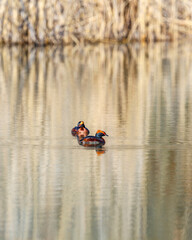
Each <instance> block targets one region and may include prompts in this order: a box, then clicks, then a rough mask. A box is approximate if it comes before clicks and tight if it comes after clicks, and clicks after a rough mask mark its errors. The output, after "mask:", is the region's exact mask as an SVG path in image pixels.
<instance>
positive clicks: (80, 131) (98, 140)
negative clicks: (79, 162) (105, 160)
mask: <svg viewBox="0 0 192 240" xmlns="http://www.w3.org/2000/svg"><path fill="white" fill-rule="evenodd" d="M71 134H72V135H73V136H77V139H78V143H79V144H80V145H83V146H84V147H98V146H103V145H104V144H105V140H104V139H103V138H102V137H103V136H108V135H107V134H106V133H105V132H104V131H101V130H98V131H97V132H96V134H95V136H88V134H89V130H88V129H87V128H86V127H85V124H84V122H83V121H80V122H78V124H77V126H76V127H74V128H73V129H72V130H71Z"/></svg>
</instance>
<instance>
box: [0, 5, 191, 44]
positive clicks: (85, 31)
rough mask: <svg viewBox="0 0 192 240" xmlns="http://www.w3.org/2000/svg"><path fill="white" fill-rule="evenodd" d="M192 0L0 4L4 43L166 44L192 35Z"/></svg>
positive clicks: (0, 28)
mask: <svg viewBox="0 0 192 240" xmlns="http://www.w3.org/2000/svg"><path fill="white" fill-rule="evenodd" d="M191 9H192V1H191V0H168V1H167V0H95V1H91V0H80V1H76V0H36V1H29V0H14V1H11V0H1V1H0V42H1V43H20V44H23V43H35V44H38V45H39V44H40V45H44V44H60V43H64V44H68V43H80V42H92V43H95V42H105V41H107V42H108V41H110V42H112V41H118V42H129V41H132V40H136V41H147V42H148V41H162V40H173V39H179V38H183V37H186V36H187V37H189V36H191V33H192V13H191Z"/></svg>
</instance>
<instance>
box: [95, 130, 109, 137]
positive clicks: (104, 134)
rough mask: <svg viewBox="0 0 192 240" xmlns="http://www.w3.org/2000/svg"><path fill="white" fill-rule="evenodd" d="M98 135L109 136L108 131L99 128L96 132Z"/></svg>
mask: <svg viewBox="0 0 192 240" xmlns="http://www.w3.org/2000/svg"><path fill="white" fill-rule="evenodd" d="M95 136H96V137H103V136H108V135H107V133H106V132H104V131H102V130H98V131H97V132H96V134H95Z"/></svg>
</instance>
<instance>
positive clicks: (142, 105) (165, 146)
mask: <svg viewBox="0 0 192 240" xmlns="http://www.w3.org/2000/svg"><path fill="white" fill-rule="evenodd" d="M191 50H192V49H191V46H190V45H187V44H182V45H173V44H155V45H148V46H142V45H129V46H125V45H118V46H117V45H114V46H108V45H98V46H85V47H80V46H78V47H65V48H61V47H47V48H33V47H28V48H27V47H26V48H21V47H12V48H8V47H1V48H0V113H1V118H0V239H3V240H20V239H22V240H31V239H34V240H45V239H46V240H49V239H50V240H52V239H54V240H55V239H58V240H60V239H67V240H69V239H74V240H77V239H78V240H81V239H82V240H89V239H94V240H97V239H103V240H108V239H110V240H116V239H118V240H124V239H126V240H127V239H136V240H140V239H141V240H143V239H145V240H150V239H151V240H155V239H157V240H158V239H160V240H161V239H165V240H169V239H170V240H175V239H187V240H188V239H189V240H191V239H192V228H191V222H192V54H191V52H192V51H191ZM80 120H83V121H84V122H85V124H86V126H87V127H88V128H89V130H90V133H91V135H94V134H95V132H96V131H97V130H98V129H101V130H104V131H105V132H106V133H107V134H108V135H109V137H105V140H106V144H105V145H104V147H103V148H102V149H100V150H99V151H98V150H97V151H96V149H93V148H86V147H83V146H80V145H78V142H77V139H76V138H75V137H73V136H72V135H71V129H72V128H73V127H74V126H75V125H76V124H77V123H78V121H80Z"/></svg>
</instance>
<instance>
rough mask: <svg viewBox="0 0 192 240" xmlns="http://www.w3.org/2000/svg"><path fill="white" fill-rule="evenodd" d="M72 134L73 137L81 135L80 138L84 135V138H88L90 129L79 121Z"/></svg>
mask: <svg viewBox="0 0 192 240" xmlns="http://www.w3.org/2000/svg"><path fill="white" fill-rule="evenodd" d="M79 129H81V130H79ZM71 134H72V135H73V136H77V135H78V134H79V135H80V136H81V135H82V136H83V137H86V136H87V135H88V134H89V129H87V128H86V127H85V124H84V122H83V121H79V122H78V124H77V126H75V127H74V128H72V130H71Z"/></svg>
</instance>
